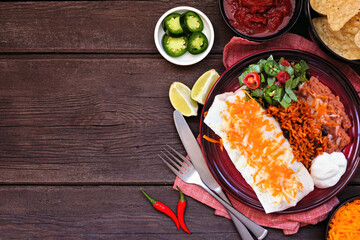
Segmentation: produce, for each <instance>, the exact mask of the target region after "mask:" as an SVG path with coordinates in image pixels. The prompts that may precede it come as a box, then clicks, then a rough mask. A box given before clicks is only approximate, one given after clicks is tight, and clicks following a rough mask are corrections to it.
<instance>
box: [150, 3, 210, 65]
mask: <svg viewBox="0 0 360 240" xmlns="http://www.w3.org/2000/svg"><path fill="white" fill-rule="evenodd" d="M187 11H193V12H196V13H197V14H198V15H199V16H200V17H201V20H202V21H203V23H204V29H203V30H202V33H203V34H205V36H206V37H207V38H208V42H209V46H208V47H207V49H206V50H205V51H204V52H202V53H200V54H196V55H193V54H191V53H189V52H186V53H185V54H183V55H181V56H180V57H172V56H169V55H168V54H167V53H166V52H165V50H164V48H163V46H162V38H163V36H164V34H165V32H164V29H163V28H162V22H163V21H164V19H165V17H166V16H167V15H169V14H170V13H174V12H176V13H179V14H182V13H184V12H187ZM214 38H215V35H214V28H213V26H212V24H211V22H210V20H209V18H208V17H207V16H206V15H205V14H204V13H202V12H201V11H199V10H197V9H196V8H193V7H187V6H181V7H176V8H173V9H170V10H169V11H167V12H166V13H164V14H163V15H162V16H161V17H160V19H159V21H158V22H157V24H156V26H155V31H154V40H155V45H156V48H157V49H158V51H159V52H160V54H161V55H162V56H163V57H164V58H165V59H166V60H168V61H169V62H171V63H174V64H177V65H182V66H186V65H192V64H195V63H197V62H199V61H201V60H203V59H204V58H205V57H206V56H207V55H208V54H209V52H210V50H211V48H212V46H213V45H214Z"/></svg>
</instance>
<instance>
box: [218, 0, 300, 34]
mask: <svg viewBox="0 0 360 240" xmlns="http://www.w3.org/2000/svg"><path fill="white" fill-rule="evenodd" d="M224 9H225V13H226V16H227V18H228V19H229V22H230V24H231V25H232V26H233V27H234V28H235V29H236V30H238V31H239V32H241V33H243V34H245V35H251V36H259V37H260V36H261V37H263V36H267V35H270V34H273V33H275V32H278V31H279V30H280V29H281V28H283V27H284V26H285V25H286V24H287V23H288V21H289V20H290V17H291V15H292V13H293V11H294V0H224Z"/></svg>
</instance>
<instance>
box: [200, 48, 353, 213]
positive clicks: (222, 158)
mask: <svg viewBox="0 0 360 240" xmlns="http://www.w3.org/2000/svg"><path fill="white" fill-rule="evenodd" d="M271 54H272V55H273V56H274V58H275V60H278V59H280V57H284V58H285V59H287V60H288V61H295V62H297V61H299V60H301V59H303V60H305V61H306V62H307V64H308V65H309V67H310V69H309V70H308V71H307V73H308V74H309V75H311V76H315V77H317V78H318V79H319V80H320V81H321V82H322V83H324V84H325V85H326V86H328V87H329V88H330V89H331V91H332V92H333V93H334V94H335V95H337V96H339V97H340V100H341V102H342V103H343V104H344V106H345V111H346V113H347V114H348V116H349V118H350V121H351V123H352V127H351V128H350V129H349V130H348V134H349V136H350V137H351V142H350V143H349V144H348V145H347V146H346V148H345V149H344V150H343V152H344V154H345V156H346V158H347V159H348V165H347V168H346V172H345V174H344V175H343V176H342V177H341V179H340V181H339V182H338V183H337V184H336V185H335V186H333V187H331V188H327V189H317V188H315V190H314V191H312V192H311V193H309V194H308V195H307V196H306V197H304V198H303V199H302V200H301V201H300V202H298V204H297V205H296V206H295V207H292V208H289V209H287V210H284V211H282V213H294V212H301V211H304V210H308V209H311V208H314V207H316V206H319V205H320V204H322V203H325V202H326V201H328V200H330V199H331V198H332V197H334V196H335V195H336V194H338V193H339V192H340V191H341V190H342V189H343V188H344V187H345V186H346V185H347V183H348V182H349V181H350V179H351V178H352V176H353V175H354V173H355V172H356V170H357V169H358V167H359V162H360V157H359V153H360V133H359V129H360V121H359V103H360V100H359V97H358V95H357V93H356V91H355V89H354V87H353V86H352V85H351V83H350V82H349V80H348V79H347V78H346V77H345V76H344V75H343V74H342V73H341V72H340V71H339V70H338V69H337V68H336V67H335V66H333V65H331V64H330V63H329V62H327V61H326V60H324V59H322V58H320V57H318V56H316V55H313V54H310V53H307V52H303V51H299V50H290V49H280V50H279V49H276V50H275V49H274V50H267V51H263V52H259V53H256V54H253V55H251V56H248V57H245V58H243V59H242V60H240V61H239V62H237V63H236V64H234V65H233V66H232V67H230V68H229V69H228V70H227V71H226V72H224V73H223V74H222V75H221V77H220V78H219V80H218V81H217V82H216V84H215V85H214V87H213V89H212V90H211V92H210V94H209V96H208V99H207V100H206V102H205V105H204V108H203V113H204V112H205V111H208V110H209V108H210V106H211V104H212V103H213V101H214V97H215V96H216V95H218V94H221V93H224V92H229V91H234V90H236V89H238V88H239V87H240V86H239V82H238V76H240V74H241V73H242V71H243V69H244V68H246V67H247V66H248V65H250V64H252V63H256V62H257V61H258V60H260V59H261V58H264V59H266V58H268V57H269V55H271ZM200 133H201V136H203V135H204V134H205V135H207V136H209V137H211V138H215V139H218V138H219V137H218V136H217V135H216V134H215V133H214V132H213V131H212V130H211V129H210V128H209V127H208V126H207V125H206V124H203V114H202V117H201V121H200ZM201 147H202V150H203V154H204V156H205V159H206V161H207V164H208V167H209V169H210V171H211V172H212V174H213V176H214V177H215V178H216V180H217V181H218V183H219V184H220V185H221V187H222V188H223V189H224V190H225V191H226V192H228V193H230V194H231V195H232V196H233V197H234V198H236V199H238V200H239V201H241V202H243V203H245V204H247V205H249V206H251V207H253V208H256V209H260V210H263V208H262V206H261V204H260V202H259V200H258V199H257V197H256V194H255V192H254V191H253V190H252V188H251V187H250V186H249V185H248V184H247V183H246V182H245V180H244V179H243V177H242V176H241V174H240V172H238V171H237V170H236V168H235V166H234V164H233V163H232V162H231V160H230V158H229V157H228V155H227V153H226V151H225V150H221V148H220V146H219V144H214V143H211V142H208V141H206V140H204V139H201Z"/></svg>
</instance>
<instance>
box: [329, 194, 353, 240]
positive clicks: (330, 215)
mask: <svg viewBox="0 0 360 240" xmlns="http://www.w3.org/2000/svg"><path fill="white" fill-rule="evenodd" d="M356 199H359V200H360V195H355V196H352V197H349V198H347V199H345V200H344V201H343V202H340V203H339V204H338V205H337V206H336V208H334V209H333V210H332V211H331V213H330V214H329V216H328V220H327V223H326V228H325V239H327V237H328V233H329V230H330V229H329V225H330V222H331V220H332V218H333V217H334V215H335V213H336V212H337V211H338V210H339V208H341V207H342V206H344V205H345V204H346V203H349V202H351V201H354V200H356Z"/></svg>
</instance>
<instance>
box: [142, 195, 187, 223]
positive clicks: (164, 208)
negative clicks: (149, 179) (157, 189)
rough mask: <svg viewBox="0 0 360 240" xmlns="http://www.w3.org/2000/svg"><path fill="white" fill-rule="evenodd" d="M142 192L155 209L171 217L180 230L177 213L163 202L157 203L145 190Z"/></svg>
mask: <svg viewBox="0 0 360 240" xmlns="http://www.w3.org/2000/svg"><path fill="white" fill-rule="evenodd" d="M140 191H141V192H142V193H143V194H144V195H145V197H146V198H147V199H148V200H149V201H150V203H151V204H152V205H153V206H154V208H155V209H157V210H159V211H160V212H162V213H165V214H166V215H167V216H169V217H170V218H171V219H172V220H173V221H174V223H175V224H176V227H177V229H180V227H179V220H178V219H177V217H176V215H175V213H174V212H173V211H171V209H170V208H169V207H168V206H166V205H165V204H163V203H162V202H159V201H156V200H155V199H153V198H151V197H149V195H147V194H146V192H145V191H144V190H142V189H140Z"/></svg>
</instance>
